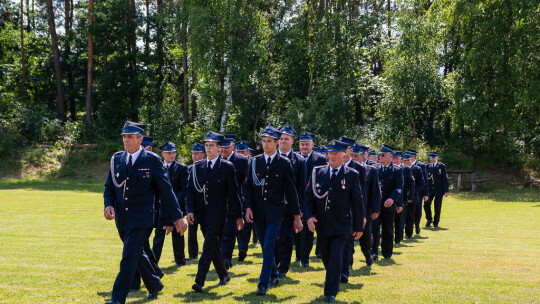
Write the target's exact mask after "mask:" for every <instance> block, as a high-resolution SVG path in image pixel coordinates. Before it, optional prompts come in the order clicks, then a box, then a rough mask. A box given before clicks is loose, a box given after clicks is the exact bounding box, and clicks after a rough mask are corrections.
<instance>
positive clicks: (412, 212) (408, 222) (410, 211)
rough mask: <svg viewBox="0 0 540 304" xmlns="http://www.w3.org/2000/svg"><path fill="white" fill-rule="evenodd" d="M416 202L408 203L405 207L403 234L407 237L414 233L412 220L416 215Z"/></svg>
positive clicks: (413, 220)
mask: <svg viewBox="0 0 540 304" xmlns="http://www.w3.org/2000/svg"><path fill="white" fill-rule="evenodd" d="M418 204H419V203H418V202H414V203H409V204H408V205H407V207H406V209H407V218H406V219H405V235H406V236H407V237H412V235H413V233H414V222H415V216H416V205H418Z"/></svg>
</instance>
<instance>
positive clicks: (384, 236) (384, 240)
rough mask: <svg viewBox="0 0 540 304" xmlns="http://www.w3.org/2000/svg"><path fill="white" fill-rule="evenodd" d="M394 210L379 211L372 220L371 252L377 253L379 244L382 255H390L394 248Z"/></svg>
mask: <svg viewBox="0 0 540 304" xmlns="http://www.w3.org/2000/svg"><path fill="white" fill-rule="evenodd" d="M395 216H396V212H395V211H394V212H381V214H379V217H378V218H377V219H376V220H374V221H373V225H372V229H373V232H372V233H373V247H372V249H371V254H375V255H379V245H380V246H381V253H382V255H383V257H392V252H393V250H394V217H395Z"/></svg>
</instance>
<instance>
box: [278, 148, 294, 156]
mask: <svg viewBox="0 0 540 304" xmlns="http://www.w3.org/2000/svg"><path fill="white" fill-rule="evenodd" d="M278 151H279V154H280V155H281V154H285V157H287V158H289V156H290V155H291V151H292V149H291V150H289V152H287V153H285V152H281V150H278Z"/></svg>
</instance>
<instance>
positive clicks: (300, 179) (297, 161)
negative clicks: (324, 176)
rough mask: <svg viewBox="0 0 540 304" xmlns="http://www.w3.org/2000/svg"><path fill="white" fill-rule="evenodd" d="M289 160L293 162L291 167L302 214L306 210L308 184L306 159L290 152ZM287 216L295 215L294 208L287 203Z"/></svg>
mask: <svg viewBox="0 0 540 304" xmlns="http://www.w3.org/2000/svg"><path fill="white" fill-rule="evenodd" d="M289 157H290V158H289V160H290V161H291V166H292V168H293V171H294V180H295V184H296V193H297V194H298V203H299V205H300V212H301V213H304V212H305V211H304V209H305V207H304V206H305V193H306V184H307V169H306V161H305V158H304V157H303V156H302V155H300V154H298V153H294V152H293V151H290V152H289ZM286 203H287V204H286V206H285V214H286V215H293V214H294V207H293V206H292V205H291V204H289V203H288V202H286Z"/></svg>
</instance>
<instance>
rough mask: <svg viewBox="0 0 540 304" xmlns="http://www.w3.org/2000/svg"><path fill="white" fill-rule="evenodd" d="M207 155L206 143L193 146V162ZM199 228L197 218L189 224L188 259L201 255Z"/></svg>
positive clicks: (189, 171) (189, 168)
mask: <svg viewBox="0 0 540 304" xmlns="http://www.w3.org/2000/svg"><path fill="white" fill-rule="evenodd" d="M205 157H206V153H205V150H204V145H203V144H201V143H198V142H196V143H194V144H193V146H192V147H191V159H192V160H193V163H196V162H198V161H200V160H203V159H204V158H205ZM192 167H193V165H189V166H188V174H190V173H191V168H192ZM198 230H199V223H198V222H197V220H195V221H194V222H193V225H188V254H189V258H188V260H196V259H197V258H198V256H199V242H198V241H197V231H198Z"/></svg>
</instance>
